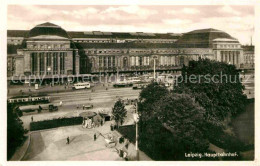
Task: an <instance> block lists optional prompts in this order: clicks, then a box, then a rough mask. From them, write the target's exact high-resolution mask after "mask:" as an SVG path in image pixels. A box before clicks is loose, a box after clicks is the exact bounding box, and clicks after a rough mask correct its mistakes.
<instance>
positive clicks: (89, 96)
mask: <svg viewBox="0 0 260 166" xmlns="http://www.w3.org/2000/svg"><path fill="white" fill-rule="evenodd" d="M139 93H140V90H133V89H132V88H112V87H111V88H110V89H108V90H105V89H97V90H95V91H94V92H91V89H87V90H77V91H71V92H61V93H55V92H54V93H49V94H48V95H49V96H50V97H51V103H54V104H56V105H58V104H59V103H60V101H62V106H59V110H58V112H42V113H33V114H28V115H24V116H22V117H21V120H22V121H23V125H24V128H26V129H29V124H30V122H31V116H33V119H34V121H41V120H45V119H53V118H59V117H71V116H78V114H79V113H81V112H85V111H87V110H83V108H82V106H83V105H88V104H93V106H94V108H93V109H90V110H91V111H95V112H98V111H101V110H103V111H104V112H108V113H109V112H110V111H111V109H112V107H113V106H114V103H115V101H116V100H118V99H119V97H120V98H122V99H127V98H128V99H136V98H138V96H139ZM77 106H79V109H77ZM126 108H127V109H128V110H129V109H130V108H131V106H127V107H126ZM128 115H129V116H128V117H129V118H131V117H130V116H131V113H130V112H129V113H128ZM129 121H131V120H130V119H126V123H127V122H128V123H129Z"/></svg>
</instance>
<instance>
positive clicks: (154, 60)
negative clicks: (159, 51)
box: [153, 56, 157, 80]
mask: <svg viewBox="0 0 260 166" xmlns="http://www.w3.org/2000/svg"><path fill="white" fill-rule="evenodd" d="M156 59H157V56H153V78H154V80H155V63H156Z"/></svg>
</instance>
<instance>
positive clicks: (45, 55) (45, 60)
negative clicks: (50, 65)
mask: <svg viewBox="0 0 260 166" xmlns="http://www.w3.org/2000/svg"><path fill="white" fill-rule="evenodd" d="M46 71H47V53H44V75H46Z"/></svg>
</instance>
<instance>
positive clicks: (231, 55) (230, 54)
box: [229, 51, 233, 64]
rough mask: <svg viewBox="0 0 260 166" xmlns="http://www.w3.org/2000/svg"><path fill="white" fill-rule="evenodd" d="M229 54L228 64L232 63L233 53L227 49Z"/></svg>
mask: <svg viewBox="0 0 260 166" xmlns="http://www.w3.org/2000/svg"><path fill="white" fill-rule="evenodd" d="M229 56H230V64H233V54H232V51H229Z"/></svg>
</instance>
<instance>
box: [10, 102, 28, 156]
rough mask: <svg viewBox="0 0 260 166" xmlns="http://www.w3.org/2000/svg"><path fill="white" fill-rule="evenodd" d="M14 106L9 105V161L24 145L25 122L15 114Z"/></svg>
mask: <svg viewBox="0 0 260 166" xmlns="http://www.w3.org/2000/svg"><path fill="white" fill-rule="evenodd" d="M15 109H16V106H15V105H14V104H8V105H7V159H8V160H9V159H10V158H11V157H12V155H13V153H14V152H15V150H16V148H17V147H18V146H20V145H21V144H22V143H23V140H24V138H25V137H24V132H25V130H24V128H23V122H22V121H21V120H20V119H19V117H18V116H17V114H16V112H15Z"/></svg>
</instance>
